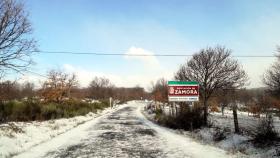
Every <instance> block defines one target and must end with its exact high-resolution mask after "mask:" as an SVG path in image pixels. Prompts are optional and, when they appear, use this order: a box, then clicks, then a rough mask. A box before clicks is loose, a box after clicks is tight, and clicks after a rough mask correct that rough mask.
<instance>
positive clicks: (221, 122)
mask: <svg viewBox="0 0 280 158" xmlns="http://www.w3.org/2000/svg"><path fill="white" fill-rule="evenodd" d="M164 113H165V114H167V115H169V114H170V112H169V107H168V106H165V108H164ZM145 114H146V115H147V117H149V118H150V119H152V118H153V117H154V114H149V113H147V112H146V113H145ZM209 119H210V120H211V122H212V123H213V125H214V127H212V128H202V129H198V130H195V131H193V132H188V131H183V130H174V131H177V132H178V133H181V134H183V135H186V136H190V137H192V138H195V139H196V140H198V141H200V142H202V143H204V144H209V145H213V146H217V147H219V148H221V149H224V150H226V151H228V152H230V153H244V154H245V155H247V156H249V157H258V158H263V157H267V158H268V157H269V158H270V157H280V155H279V154H280V142H279V145H276V146H272V147H266V148H256V147H254V146H253V144H252V143H251V140H252V132H254V131H256V128H257V125H258V123H259V121H260V118H256V117H253V116H252V114H251V115H248V113H247V112H241V111H238V122H239V127H240V129H241V131H242V132H241V134H234V122H233V114H232V111H231V110H229V109H225V111H224V116H222V113H221V112H213V113H210V115H209ZM273 120H274V126H275V130H276V131H278V133H280V119H279V117H274V118H273ZM216 127H219V129H217V128H216ZM217 130H225V133H224V134H225V138H224V139H223V140H221V141H214V135H215V134H216V133H217Z"/></svg>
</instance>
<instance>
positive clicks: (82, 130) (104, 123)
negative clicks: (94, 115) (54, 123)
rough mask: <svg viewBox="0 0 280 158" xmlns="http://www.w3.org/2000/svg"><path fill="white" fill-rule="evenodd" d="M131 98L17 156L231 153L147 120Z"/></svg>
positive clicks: (139, 155)
mask: <svg viewBox="0 0 280 158" xmlns="http://www.w3.org/2000/svg"><path fill="white" fill-rule="evenodd" d="M144 104H145V103H141V102H129V103H128V104H127V105H126V106H122V107H121V108H119V109H118V110H115V111H112V112H111V113H108V114H106V115H104V116H102V117H100V118H98V119H95V120H93V121H90V122H88V123H85V124H83V125H81V126H78V127H77V128H75V129H73V130H71V131H69V132H67V133H65V134H62V135H60V136H58V137H56V138H54V139H52V140H50V141H48V142H45V143H43V144H41V145H38V146H36V147H34V148H32V149H30V150H29V151H27V152H24V153H22V154H20V155H17V156H16V157H61V158H62V157H63V158H64V157H75V158H76V157H172V158H174V157H199V158H203V157H207V158H210V157H215V158H217V157H232V155H227V154H226V152H225V151H224V150H221V149H218V148H215V147H212V146H209V145H203V144H200V143H198V142H195V141H194V140H193V139H191V138H188V137H186V136H182V135H179V134H176V133H174V132H172V131H170V130H168V129H165V128H163V127H160V126H157V125H155V124H154V123H152V122H150V121H148V120H147V119H146V118H145V117H144V116H143V115H142V113H141V111H140V109H141V108H142V107H143V106H144Z"/></svg>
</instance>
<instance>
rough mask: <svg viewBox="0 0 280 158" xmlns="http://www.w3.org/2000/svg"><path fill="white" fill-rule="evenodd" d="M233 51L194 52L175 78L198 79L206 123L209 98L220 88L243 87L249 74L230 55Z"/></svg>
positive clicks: (214, 49) (219, 48)
mask: <svg viewBox="0 0 280 158" xmlns="http://www.w3.org/2000/svg"><path fill="white" fill-rule="evenodd" d="M230 54H231V51H230V50H228V49H226V48H225V47H220V46H217V47H215V48H211V47H209V48H206V49H202V50H200V51H199V52H198V53H196V54H194V55H193V57H192V58H191V59H190V60H189V61H188V62H187V63H186V64H184V65H181V67H180V68H179V70H178V71H177V73H176V74H175V79H177V80H182V81H198V82H199V84H200V95H201V98H202V101H203V109H204V123H205V125H206V124H207V117H208V100H209V98H210V97H211V95H212V94H213V92H215V91H216V90H218V89H228V88H231V89H235V88H239V87H242V86H243V85H244V84H245V82H246V81H247V75H246V73H245V71H244V70H242V68H241V67H240V65H239V64H238V62H237V60H234V59H232V58H231V57H230Z"/></svg>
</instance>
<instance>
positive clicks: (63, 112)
mask: <svg viewBox="0 0 280 158" xmlns="http://www.w3.org/2000/svg"><path fill="white" fill-rule="evenodd" d="M106 107H109V102H108V101H101V102H95V103H86V102H82V101H80V100H76V99H70V100H65V101H64V102H62V103H54V102H44V103H43V102H40V101H38V100H27V101H22V102H19V101H8V102H0V123H1V122H7V121H33V120H50V119H57V118H63V117H66V118H68V117H74V116H78V115H85V114H87V113H89V112H96V111H97V110H98V109H100V110H102V109H104V108H106Z"/></svg>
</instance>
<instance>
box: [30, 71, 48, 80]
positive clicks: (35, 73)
mask: <svg viewBox="0 0 280 158" xmlns="http://www.w3.org/2000/svg"><path fill="white" fill-rule="evenodd" d="M25 71H26V72H29V73H31V74H34V75H36V76H40V77H43V78H48V77H47V76H45V75H42V74H39V73H37V72H33V71H30V70H25Z"/></svg>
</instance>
